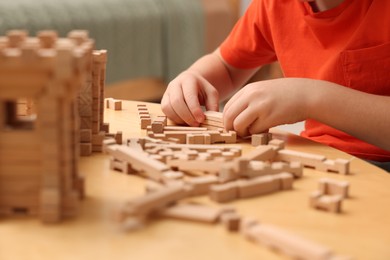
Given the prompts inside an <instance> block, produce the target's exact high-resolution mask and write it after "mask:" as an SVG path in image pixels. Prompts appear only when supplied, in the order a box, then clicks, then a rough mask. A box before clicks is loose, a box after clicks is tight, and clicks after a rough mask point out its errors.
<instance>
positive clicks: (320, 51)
mask: <svg viewBox="0 0 390 260" xmlns="http://www.w3.org/2000/svg"><path fill="white" fill-rule="evenodd" d="M220 47H221V48H220V49H221V53H222V57H223V58H224V59H225V60H226V62H228V63H229V64H230V65H232V66H233V67H236V68H241V69H249V68H255V67H258V66H261V65H264V64H266V63H270V62H273V61H276V60H278V61H279V63H280V65H281V67H282V70H283V73H284V75H285V76H286V77H301V78H312V79H321V80H327V81H331V82H334V83H337V84H340V85H343V86H346V87H349V88H353V89H356V90H360V91H364V92H368V93H373V94H378V95H386V96H390V1H387V0H386V1H384V0H345V1H344V2H343V3H342V4H340V5H339V6H337V7H335V8H332V9H330V10H327V11H324V12H319V13H313V11H312V9H311V7H310V5H309V4H308V3H303V2H301V1H299V0H253V1H252V3H251V5H250V6H249V8H248V10H247V12H246V13H245V15H244V16H243V17H242V18H241V19H240V20H239V21H238V23H237V24H236V26H235V27H234V29H233V30H232V32H231V33H230V35H229V36H228V37H227V39H226V40H225V41H224V42H223V43H222V45H221V46H220ZM346 98H347V97H346ZM351 116H353V115H351ZM373 116H375V115H373ZM389 116H390V111H389ZM362 124H364V122H362ZM357 127H358V126H357ZM389 131H390V129H389ZM302 135H303V136H304V137H307V138H310V139H312V140H315V141H318V142H321V143H324V144H327V145H330V146H333V147H335V148H338V149H340V150H343V151H345V152H347V153H350V154H353V155H355V156H357V157H361V158H364V159H369V160H376V161H390V152H389V151H385V150H383V149H380V148H378V147H375V146H373V145H370V144H368V143H366V142H363V141H361V140H358V139H356V138H354V137H352V136H350V135H348V134H346V133H344V132H341V131H339V130H336V129H334V128H331V127H329V126H327V125H324V124H322V123H319V122H317V121H314V120H310V119H309V120H307V121H306V124H305V131H304V132H302Z"/></svg>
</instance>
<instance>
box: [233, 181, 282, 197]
mask: <svg viewBox="0 0 390 260" xmlns="http://www.w3.org/2000/svg"><path fill="white" fill-rule="evenodd" d="M279 189H280V186H279V181H278V180H276V179H275V178H273V177H271V176H261V177H257V178H254V179H250V180H239V181H238V196H239V197H240V198H251V197H255V196H260V195H264V194H268V193H272V192H275V191H278V190H279Z"/></svg>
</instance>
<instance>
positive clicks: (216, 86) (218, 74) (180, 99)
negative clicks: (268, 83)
mask: <svg viewBox="0 0 390 260" xmlns="http://www.w3.org/2000/svg"><path fill="white" fill-rule="evenodd" d="M256 70H257V69H251V70H239V69H234V68H232V67H230V66H228V65H226V64H225V63H224V62H223V60H222V58H221V56H220V53H219V50H218V49H217V50H216V51H215V52H213V53H211V54H208V55H206V56H204V57H202V58H200V59H199V60H198V61H196V62H195V63H194V64H193V65H192V66H191V67H190V68H189V69H187V70H186V71H184V72H182V73H181V74H180V75H179V76H177V77H176V78H175V79H174V80H173V81H172V82H170V83H169V85H168V88H167V90H166V92H165V93H164V96H163V98H162V100H161V107H162V110H163V112H164V113H165V114H166V115H167V116H168V117H169V118H170V119H171V120H173V121H174V122H176V123H178V124H184V123H185V124H188V125H191V126H197V125H199V123H201V122H203V120H204V114H203V112H202V109H201V105H204V106H206V109H207V110H214V111H218V106H219V100H220V99H224V98H226V97H227V96H228V95H229V94H230V93H232V92H233V91H234V90H235V89H236V88H237V87H239V86H242V85H243V84H244V83H245V82H246V81H247V80H248V79H249V78H250V77H251V76H252V75H253V74H254V73H255V72H256Z"/></svg>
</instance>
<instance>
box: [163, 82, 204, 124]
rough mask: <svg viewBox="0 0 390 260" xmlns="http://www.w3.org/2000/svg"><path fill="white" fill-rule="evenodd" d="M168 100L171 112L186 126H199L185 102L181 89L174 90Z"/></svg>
mask: <svg viewBox="0 0 390 260" xmlns="http://www.w3.org/2000/svg"><path fill="white" fill-rule="evenodd" d="M170 99H171V106H172V108H173V110H174V111H175V112H176V114H177V115H178V116H179V117H180V118H181V119H182V120H183V121H184V122H185V123H186V124H187V125H190V126H199V123H198V122H197V121H196V120H195V118H194V117H193V116H192V113H191V112H190V110H189V108H188V106H187V103H186V102H185V97H184V93H183V89H182V88H176V89H175V91H174V93H170Z"/></svg>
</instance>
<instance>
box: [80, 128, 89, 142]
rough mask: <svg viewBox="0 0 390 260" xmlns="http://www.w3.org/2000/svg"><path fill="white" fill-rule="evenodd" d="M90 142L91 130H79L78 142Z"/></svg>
mask: <svg viewBox="0 0 390 260" xmlns="http://www.w3.org/2000/svg"><path fill="white" fill-rule="evenodd" d="M91 141H92V131H91V129H81V130H80V142H82V143H90V142H91Z"/></svg>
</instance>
